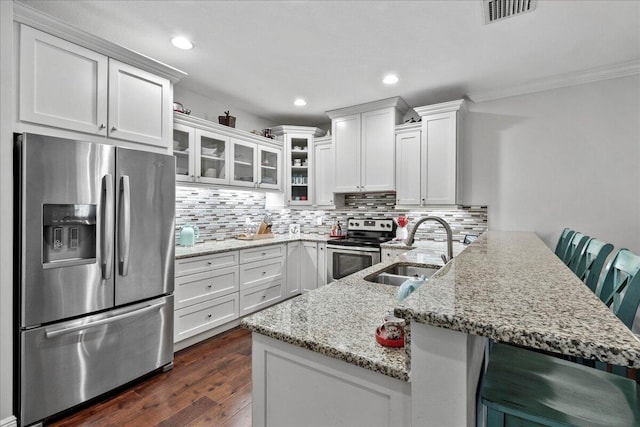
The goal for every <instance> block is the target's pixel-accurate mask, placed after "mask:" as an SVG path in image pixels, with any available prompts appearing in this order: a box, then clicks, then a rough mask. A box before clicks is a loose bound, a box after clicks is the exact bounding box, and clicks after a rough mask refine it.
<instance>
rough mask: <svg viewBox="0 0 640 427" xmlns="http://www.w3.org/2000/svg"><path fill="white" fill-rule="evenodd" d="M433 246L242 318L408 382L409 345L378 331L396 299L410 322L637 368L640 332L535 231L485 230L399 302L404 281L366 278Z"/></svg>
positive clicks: (415, 259)
mask: <svg viewBox="0 0 640 427" xmlns="http://www.w3.org/2000/svg"><path fill="white" fill-rule="evenodd" d="M433 254H434V252H433V251H432V250H430V249H428V248H422V249H416V250H413V251H411V252H408V253H407V254H405V255H400V256H399V257H397V259H396V260H394V261H388V262H382V263H379V264H376V265H374V266H372V267H369V268H367V269H365V270H362V271H360V272H357V273H355V274H352V275H351V276H348V277H346V278H344V279H341V280H339V281H336V282H334V283H332V284H330V285H326V286H324V287H322V288H319V289H317V290H315V291H312V292H309V293H306V294H303V295H301V296H298V297H296V298H293V299H290V300H288V301H285V302H283V303H281V304H278V305H276V306H273V307H270V308H267V309H265V310H263V311H261V312H258V313H255V314H253V315H251V316H248V317H246V318H244V319H243V320H242V325H243V326H244V327H246V328H248V329H250V330H252V331H254V332H257V333H260V334H263V335H267V336H270V337H273V338H276V339H279V340H282V341H285V342H288V343H291V344H294V345H297V346H300V347H303V348H307V349H310V350H312V351H316V352H318V353H321V354H324V355H327V356H330V357H333V358H336V359H340V360H344V361H346V362H348V363H352V364H355V365H357V366H361V367H363V368H366V369H371V370H373V371H376V372H380V373H382V374H385V375H388V376H391V377H394V378H398V379H401V380H405V381H406V380H408V378H409V368H408V366H409V363H408V362H409V360H408V354H407V353H408V352H407V351H405V350H404V349H391V348H386V347H383V346H381V345H379V344H377V343H376V341H375V339H374V331H375V328H376V327H377V326H378V325H379V324H380V321H381V318H382V316H383V315H384V313H385V312H386V311H388V310H391V309H394V308H395V314H396V315H397V316H401V317H404V318H406V319H408V320H410V322H419V323H425V324H430V325H434V326H439V327H443V328H448V329H452V330H456V331H461V332H465V333H470V334H475V335H480V336H485V337H489V338H492V339H495V340H498V341H503V342H509V343H515V344H520V345H524V346H527V347H533V348H538V349H543V350H549V351H552V352H556V353H562V354H566V355H575V356H581V357H592V358H596V359H598V360H601V361H604V362H609V363H614V364H619V365H626V366H630V367H634V368H640V340H639V339H638V338H637V337H636V336H635V335H634V334H633V333H632V332H631V331H630V330H629V329H628V328H626V327H625V326H624V325H623V324H622V322H620V321H619V320H618V319H617V318H616V317H615V315H613V313H612V312H611V311H610V310H609V309H608V308H607V307H606V306H604V304H602V303H601V302H600V300H599V299H598V298H597V297H596V296H595V295H594V294H593V293H592V292H591V291H589V289H588V288H587V287H586V286H585V285H584V284H583V283H582V282H581V281H580V280H579V279H578V278H577V277H576V276H575V275H574V274H573V273H572V272H571V271H570V270H569V269H568V268H567V267H566V266H565V265H564V264H563V263H562V261H560V260H559V259H558V258H557V257H556V256H555V254H554V253H553V252H552V251H551V250H550V249H549V248H548V247H547V246H546V245H545V244H544V243H543V242H542V241H541V240H540V239H539V238H538V237H537V236H536V235H535V234H534V233H530V232H499V231H490V232H487V233H485V234H483V235H482V236H481V237H480V238H479V239H478V240H477V241H476V242H475V243H473V244H471V245H470V246H468V247H467V248H466V249H465V250H464V251H463V252H462V253H460V255H459V256H457V257H456V258H454V259H453V261H451V262H449V263H448V264H447V265H446V266H445V267H444V268H442V269H441V270H440V271H438V272H437V273H436V274H435V275H434V276H432V277H431V279H430V280H429V281H428V282H427V284H426V285H423V286H421V287H420V288H418V290H416V292H414V293H413V294H412V295H411V296H409V297H408V298H407V299H406V300H405V301H404V302H403V303H402V304H399V303H398V300H397V289H398V288H397V287H395V286H387V285H381V284H376V283H370V282H367V281H365V280H363V278H364V277H365V276H367V275H369V274H372V273H375V272H377V271H380V270H383V269H385V268H386V267H388V266H390V265H392V264H394V263H397V262H401V263H409V264H432V265H438V266H441V265H442V260H440V259H439V253H438V255H437V256H433ZM407 350H409V349H407Z"/></svg>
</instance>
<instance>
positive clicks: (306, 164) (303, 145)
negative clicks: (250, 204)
mask: <svg viewBox="0 0 640 427" xmlns="http://www.w3.org/2000/svg"><path fill="white" fill-rule="evenodd" d="M271 133H272V134H274V135H275V136H276V137H277V138H278V140H279V141H282V143H283V144H284V156H285V159H284V162H285V168H284V169H285V178H284V181H285V186H284V189H285V191H284V205H285V206H290V207H309V206H311V205H313V204H315V200H314V196H315V194H316V191H315V189H316V188H317V185H319V184H320V183H319V182H318V180H317V179H315V178H316V176H315V171H316V170H317V169H316V159H315V151H314V141H315V138H316V137H317V136H319V135H321V134H323V133H324V131H322V129H319V128H316V127H308V126H289V125H281V126H276V127H273V128H271Z"/></svg>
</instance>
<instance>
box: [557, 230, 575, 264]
mask: <svg viewBox="0 0 640 427" xmlns="http://www.w3.org/2000/svg"><path fill="white" fill-rule="evenodd" d="M574 234H575V231H573V230H572V229H570V228H565V229H564V230H562V233H561V234H560V238H559V239H558V243H557V244H556V255H557V256H558V258H560V259H563V258H564V255H565V253H566V252H567V246H569V241H571V238H572V237H573V235H574Z"/></svg>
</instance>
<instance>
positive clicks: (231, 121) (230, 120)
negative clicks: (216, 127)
mask: <svg viewBox="0 0 640 427" xmlns="http://www.w3.org/2000/svg"><path fill="white" fill-rule="evenodd" d="M224 114H225V115H224V116H218V123H220V124H221V125H225V126H229V127H230V128H234V127H236V118H235V117H233V116H230V115H229V112H228V111H225V112H224Z"/></svg>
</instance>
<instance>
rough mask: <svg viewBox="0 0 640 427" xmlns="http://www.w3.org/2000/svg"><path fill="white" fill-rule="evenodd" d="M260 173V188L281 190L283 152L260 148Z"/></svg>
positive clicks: (275, 149)
mask: <svg viewBox="0 0 640 427" xmlns="http://www.w3.org/2000/svg"><path fill="white" fill-rule="evenodd" d="M258 152H259V154H258V158H259V159H260V172H259V180H258V187H259V188H270V189H274V190H279V189H280V188H281V185H280V179H281V176H282V150H279V149H277V148H271V147H259V148H258Z"/></svg>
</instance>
